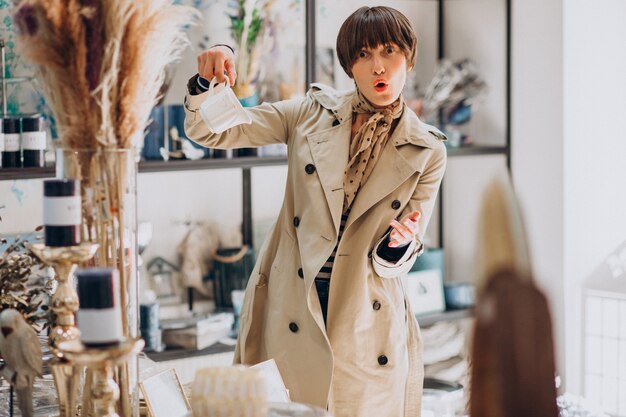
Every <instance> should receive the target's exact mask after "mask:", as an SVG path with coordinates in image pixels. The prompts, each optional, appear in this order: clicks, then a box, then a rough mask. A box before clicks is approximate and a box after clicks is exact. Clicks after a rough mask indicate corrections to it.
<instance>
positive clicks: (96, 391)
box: [58, 338, 144, 417]
mask: <svg viewBox="0 0 626 417" xmlns="http://www.w3.org/2000/svg"><path fill="white" fill-rule="evenodd" d="M143 345H144V341H143V339H139V338H138V339H129V338H127V339H125V340H124V341H122V342H121V343H119V344H115V345H112V346H105V347H88V346H85V345H83V344H82V343H81V342H80V340H71V341H67V342H61V343H59V346H58V348H59V351H60V352H61V353H62V354H63V355H64V357H65V358H67V359H68V360H69V361H70V362H72V363H73V364H76V365H82V366H86V367H87V368H88V369H90V370H91V371H92V372H93V376H94V383H93V386H92V387H91V396H92V398H93V404H94V407H95V410H82V411H83V415H90V413H91V412H92V411H93V413H94V414H93V415H96V416H98V417H120V416H119V415H118V414H117V413H116V412H115V404H116V403H117V401H118V400H119V398H120V389H119V387H118V385H117V384H116V383H115V380H114V379H113V369H114V368H115V367H116V366H118V365H121V364H124V363H125V362H126V361H128V359H129V358H131V357H132V356H134V355H137V354H138V353H139V352H140V351H141V349H143ZM124 417H126V416H124Z"/></svg>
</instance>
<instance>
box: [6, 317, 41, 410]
mask: <svg viewBox="0 0 626 417" xmlns="http://www.w3.org/2000/svg"><path fill="white" fill-rule="evenodd" d="M0 330H1V332H0V333H1V336H0V352H1V353H2V357H3V358H4V362H5V366H4V368H2V371H1V372H2V375H3V376H4V377H5V378H6V379H7V381H9V383H10V384H11V385H12V386H13V387H14V388H15V391H16V392H17V399H18V407H19V409H20V412H21V413H22V416H23V417H33V416H34V413H33V383H34V382H35V377H36V376H39V377H41V376H42V366H43V365H42V359H41V357H42V353H41V346H40V345H39V339H38V338H37V333H35V330H33V328H32V327H31V326H30V325H29V324H28V323H27V322H26V320H24V317H22V315H21V314H20V313H19V312H18V311H17V310H14V309H12V308H11V309H7V310H4V311H3V312H2V313H0Z"/></svg>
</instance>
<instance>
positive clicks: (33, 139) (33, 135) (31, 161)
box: [21, 117, 46, 168]
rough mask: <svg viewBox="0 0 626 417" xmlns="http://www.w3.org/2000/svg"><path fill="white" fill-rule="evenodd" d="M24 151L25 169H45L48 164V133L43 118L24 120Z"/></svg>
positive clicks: (27, 118) (26, 118)
mask: <svg viewBox="0 0 626 417" xmlns="http://www.w3.org/2000/svg"><path fill="white" fill-rule="evenodd" d="M21 136H22V150H23V157H24V161H23V166H24V168H32V167H39V168H43V167H44V166H45V164H46V161H45V158H44V153H45V151H46V132H45V131H44V130H43V123H42V120H41V117H24V118H22V134H21Z"/></svg>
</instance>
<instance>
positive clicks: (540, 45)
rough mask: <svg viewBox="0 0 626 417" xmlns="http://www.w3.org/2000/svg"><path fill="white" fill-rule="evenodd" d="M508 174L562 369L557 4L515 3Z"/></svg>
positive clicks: (559, 24) (532, 0)
mask: <svg viewBox="0 0 626 417" xmlns="http://www.w3.org/2000/svg"><path fill="white" fill-rule="evenodd" d="M512 12H513V14H512V18H513V22H512V30H513V32H512V36H513V40H512V53H513V55H512V92H511V95H512V119H513V120H512V132H511V133H512V151H511V153H512V173H513V180H514V185H515V188H516V192H517V194H518V197H519V198H520V200H521V205H522V210H523V212H524V215H525V219H526V226H527V231H528V236H529V239H530V249H531V256H532V258H533V264H534V272H535V276H536V277H537V280H538V282H539V284H540V285H541V286H542V287H543V288H544V289H545V290H546V292H547V295H548V297H549V300H550V304H551V308H552V314H553V322H554V324H555V336H556V337H555V339H556V351H557V352H556V353H557V363H558V368H559V371H560V372H561V374H563V373H564V371H565V366H564V358H565V343H564V335H565V316H564V312H565V310H564V299H565V298H564V283H563V207H564V206H563V87H562V85H563V62H562V61H563V59H562V48H563V39H562V6H561V0H554V1H549V2H547V1H545V0H524V1H513V10H512Z"/></svg>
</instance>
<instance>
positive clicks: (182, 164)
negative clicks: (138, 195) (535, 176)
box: [0, 146, 508, 181]
mask: <svg viewBox="0 0 626 417" xmlns="http://www.w3.org/2000/svg"><path fill="white" fill-rule="evenodd" d="M507 151H508V149H507V148H506V147H505V146H466V147H461V148H448V156H449V157H459V156H473V155H506V154H507ZM286 164H287V157H286V156H267V157H241V158H233V159H199V160H195V161H190V160H187V159H173V160H169V161H141V162H139V173H151V172H174V171H198V170H206V169H229V168H254V167H264V166H278V165H286ZM54 175H55V169H54V165H51V166H47V167H45V168H0V181H6V180H29V179H37V178H52V177H54Z"/></svg>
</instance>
